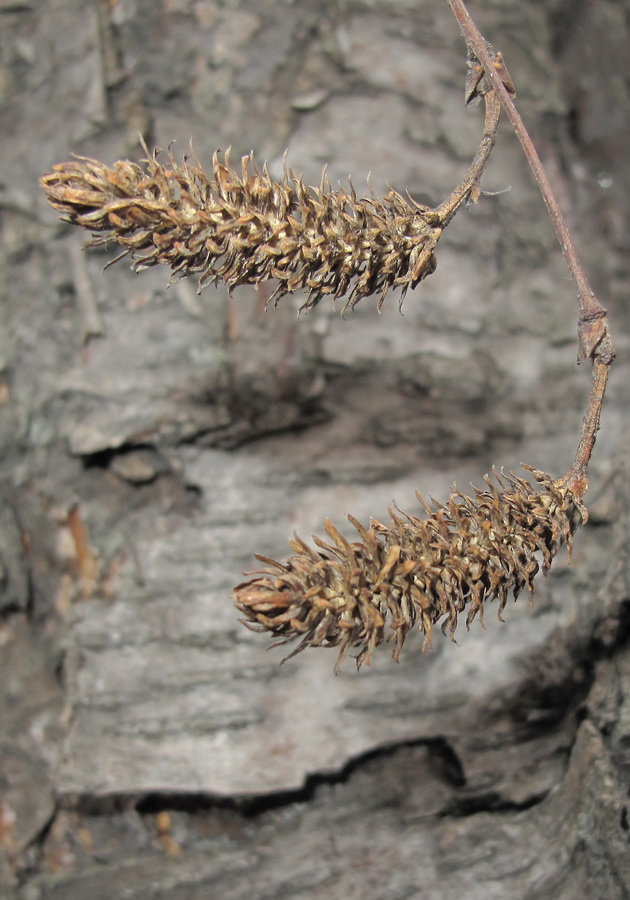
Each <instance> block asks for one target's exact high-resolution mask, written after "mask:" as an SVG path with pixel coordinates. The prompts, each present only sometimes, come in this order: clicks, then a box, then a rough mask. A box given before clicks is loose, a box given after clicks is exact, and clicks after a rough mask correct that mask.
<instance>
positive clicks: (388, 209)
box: [41, 148, 452, 309]
mask: <svg viewBox="0 0 630 900" xmlns="http://www.w3.org/2000/svg"><path fill="white" fill-rule="evenodd" d="M145 149H146V148H145ZM158 153H159V151H156V152H155V153H153V154H149V152H148V151H147V156H148V158H147V159H146V160H145V161H144V162H145V165H144V167H141V166H139V165H136V164H135V163H132V162H127V161H120V162H116V163H114V165H113V167H112V168H109V167H108V166H106V165H104V164H103V163H100V162H98V161H96V160H93V159H87V158H85V157H77V158H76V159H75V160H73V161H72V162H66V163H61V164H59V165H56V166H54V167H53V171H52V172H51V173H50V174H48V175H45V176H44V177H43V178H42V179H41V184H42V187H43V188H44V190H45V192H46V195H47V197H48V200H49V202H50V203H51V204H52V206H53V207H54V208H55V209H56V210H58V212H60V213H61V214H62V217H63V218H64V219H65V220H66V221H68V222H71V223H72V224H74V225H80V226H82V227H83V228H87V229H89V230H90V231H92V232H96V233H98V236H97V237H95V238H94V239H93V240H92V241H91V242H90V246H95V245H100V244H106V243H108V242H112V241H113V242H116V243H118V244H120V245H121V246H122V247H124V248H125V249H124V252H123V253H122V254H121V256H119V257H117V258H118V259H120V258H122V257H123V256H126V255H127V254H132V255H134V256H135V257H136V262H135V264H134V267H135V269H136V270H140V269H143V268H145V267H147V266H154V265H157V264H162V265H166V266H169V267H170V268H171V269H172V270H173V277H185V276H188V275H192V274H197V275H199V286H200V288H202V287H204V286H205V285H206V284H208V283H210V282H219V281H223V282H225V283H226V284H227V285H228V286H229V287H230V288H233V287H236V286H237V285H241V284H258V283H260V282H261V281H266V280H267V279H271V278H275V279H277V280H278V286H277V288H276V290H275V292H274V294H273V295H272V299H274V300H277V299H279V298H280V297H282V296H284V295H285V294H290V293H293V292H294V291H298V290H305V291H307V299H306V301H305V303H304V308H309V307H313V306H315V304H316V303H317V302H318V301H319V300H321V298H322V297H324V296H330V297H332V298H339V297H342V296H343V295H345V294H346V293H348V292H349V296H348V300H347V302H346V306H345V307H344V309H345V308H352V307H353V306H354V305H355V304H356V303H357V302H358V301H359V300H361V299H362V298H363V297H367V296H369V295H371V294H377V293H378V294H380V297H379V301H378V306H379V309H380V307H381V305H382V303H383V300H384V299H385V296H386V294H387V292H388V291H389V289H390V288H392V287H401V288H402V294H403V296H404V294H405V292H406V291H407V289H408V288H409V287H415V286H416V285H417V284H418V282H420V281H421V280H422V279H423V278H425V277H426V276H427V275H430V274H431V273H432V272H433V271H434V270H435V266H436V262H435V256H434V253H433V251H434V250H435V246H436V244H437V242H438V240H439V238H440V235H441V233H442V230H443V228H444V226H445V224H446V222H447V221H448V220H449V218H450V216H452V210H451V211H450V212H449V213H448V214H447V213H446V212H441V211H438V210H434V209H430V208H429V207H426V206H421V205H420V204H417V203H415V201H413V200H412V199H411V198H409V201H408V200H406V199H405V198H404V197H402V196H401V195H400V194H398V193H397V192H396V191H393V190H391V191H390V192H389V194H388V195H387V197H386V198H385V199H381V200H379V199H378V198H376V197H375V196H372V197H370V198H368V199H359V198H357V195H356V193H355V190H354V188H353V186H352V184H350V185H349V186H348V188H347V189H341V188H340V189H339V190H336V191H334V190H332V189H331V185H330V182H329V181H328V179H327V178H326V177H325V174H324V175H323V176H322V180H321V184H320V186H319V187H318V188H314V187H307V186H306V185H305V184H304V182H303V181H302V178H301V177H298V176H296V175H295V174H294V173H293V172H292V171H291V169H289V168H285V172H284V177H283V179H282V181H279V182H276V181H272V179H271V177H270V175H269V173H268V171H267V168H266V165H265V166H264V167H263V170H262V173H261V172H260V171H259V170H258V169H257V168H256V166H255V164H254V161H253V158H252V157H251V156H244V157H243V159H242V162H241V173H240V174H238V173H237V172H235V171H234V169H232V168H231V167H230V160H229V151H228V152H227V153H226V154H225V156H224V161H223V162H221V160H220V158H219V155H218V153H215V155H214V158H213V164H212V174H211V175H210V176H208V175H206V174H205V173H204V171H203V169H202V168H201V165H200V163H199V162H198V161H197V160H196V159H195V158H194V157H190V158H188V157H186V158H184V160H183V162H182V164H181V165H180V164H178V163H177V162H176V161H175V159H174V157H173V155H172V154H171V153H169V154H168V158H167V162H166V164H163V163H161V162H160V161H159V159H158Z"/></svg>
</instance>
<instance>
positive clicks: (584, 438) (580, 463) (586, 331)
mask: <svg viewBox="0 0 630 900" xmlns="http://www.w3.org/2000/svg"><path fill="white" fill-rule="evenodd" d="M448 4H449V6H450V7H451V10H452V12H453V15H454V16H455V18H456V19H457V22H458V24H459V26H460V29H461V31H462V34H463V36H464V39H465V41H466V44H467V46H468V47H469V49H471V50H472V52H473V53H474V56H475V57H476V59H477V60H478V61H479V63H480V65H481V66H482V68H483V71H484V75H485V77H486V78H487V79H488V81H489V82H490V84H491V86H492V89H493V90H494V91H496V94H497V96H498V98H499V100H500V102H501V105H502V107H503V109H504V110H505V112H506V114H507V117H508V119H509V120H510V122H511V124H512V127H513V128H514V131H515V133H516V136H517V138H518V140H519V142H520V144H521V147H522V148H523V152H524V154H525V157H526V158H527V161H528V163H529V165H530V168H531V170H532V172H533V173H534V177H535V178H536V181H537V183H538V187H539V189H540V192H541V194H542V197H543V200H544V201H545V205H546V207H547V211H548V213H549V216H550V218H551V221H552V224H553V226H554V229H555V231H556V235H557V237H558V240H559V242H560V246H561V247H562V252H563V253H564V257H565V259H566V261H567V265H568V267H569V271H570V272H571V275H572V277H573V280H574V281H575V284H576V286H577V292H578V301H579V306H580V315H579V318H578V362H582V361H584V360H586V359H591V360H592V361H593V376H592V380H591V392H590V396H589V400H588V405H587V409H586V413H585V416H584V422H583V426H582V434H581V437H580V443H579V446H578V449H577V452H576V455H575V458H574V460H573V463H572V465H571V468H570V469H569V471H568V473H567V475H566V476H565V478H564V479H563V481H565V482H566V483H568V484H569V486H570V487H572V489H574V491H575V493H576V494H577V495H578V497H580V498H581V496H582V494H583V493H584V491H585V490H586V485H587V483H586V467H587V465H588V462H589V460H590V456H591V452H592V449H593V445H594V444H595V437H596V434H597V431H598V429H599V420H600V411H601V406H602V401H603V398H604V393H605V390H606V383H607V381H608V372H609V369H610V366H611V364H612V362H613V360H614V358H615V350H614V347H613V344H612V341H611V339H610V336H609V333H608V322H607V313H606V309H605V308H604V307H603V306H602V304H601V303H600V302H599V300H598V299H597V297H596V296H595V294H594V292H593V290H592V288H591V286H590V284H589V282H588V279H587V277H586V273H585V272H584V269H583V267H582V264H581V262H580V260H579V257H578V254H577V250H576V249H575V245H574V243H573V239H572V238H571V234H570V233H569V229H568V227H567V224H566V222H565V220H564V216H563V215H562V211H561V209H560V205H559V203H558V200H557V198H556V195H555V193H554V190H553V188H552V186H551V182H550V181H549V178H548V177H547V173H546V172H545V169H544V167H543V164H542V162H541V160H540V157H539V156H538V153H537V151H536V148H535V147H534V144H533V142H532V139H531V138H530V136H529V134H528V132H527V129H526V127H525V124H524V123H523V120H522V119H521V116H520V114H519V112H518V110H517V109H516V107H515V105H514V102H513V100H512V98H511V96H510V93H509V91H508V90H507V89H506V87H505V84H504V83H503V80H502V78H501V75H500V73H499V71H498V69H497V67H496V66H495V64H494V61H493V59H492V56H491V55H490V45H489V44H488V42H487V41H486V40H485V38H484V37H483V35H482V34H481V32H480V31H479V29H478V28H477V26H476V25H475V23H474V22H473V20H472V19H471V17H470V15H469V13H468V10H467V9H466V5H465V3H464V2H463V0H448Z"/></svg>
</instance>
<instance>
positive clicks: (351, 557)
mask: <svg viewBox="0 0 630 900" xmlns="http://www.w3.org/2000/svg"><path fill="white" fill-rule="evenodd" d="M524 468H525V469H527V471H529V472H531V473H532V475H533V477H534V478H535V479H536V481H537V482H538V485H539V488H538V489H536V488H535V487H533V486H532V485H531V484H530V483H529V482H528V481H526V480H525V479H523V478H518V477H516V476H514V475H509V476H506V475H502V476H500V475H497V474H496V473H495V476H494V481H493V480H492V479H490V478H488V477H486V489H484V490H480V489H478V488H474V497H467V496H465V495H464V494H462V493H460V492H459V491H457V490H455V489H453V493H452V494H451V496H450V497H449V499H448V501H447V502H446V503H445V504H441V503H437V502H436V501H434V500H433V501H432V506H430V505H429V504H428V503H426V502H425V501H424V500H423V498H422V497H421V496H420V494H418V495H417V496H418V499H419V501H420V503H421V504H422V505H423V507H424V509H425V511H426V513H427V514H428V515H427V517H426V518H423V519H420V518H416V517H415V516H412V515H408V514H407V513H403V512H401V511H400V510H390V516H391V523H390V524H389V525H383V524H381V523H380V522H377V521H375V520H371V522H370V526H369V528H365V527H364V526H363V525H361V524H360V523H359V522H357V521H356V519H354V518H353V517H352V516H349V519H350V522H351V523H352V525H353V526H354V528H355V529H356V531H357V532H358V535H359V538H360V540H359V541H356V542H350V541H348V540H346V538H345V537H343V535H341V534H340V533H339V531H338V530H337V529H336V528H335V527H334V526H333V525H332V523H331V522H329V521H326V523H325V528H326V531H327V533H328V535H329V537H330V538H331V540H332V543H327V542H325V541H322V540H321V539H320V538H314V541H315V544H316V545H317V547H318V548H319V549H318V551H315V550H313V549H311V548H310V547H309V546H307V545H306V544H305V543H304V542H303V541H302V540H301V539H300V538H298V537H295V538H294V539H293V540H292V541H291V548H292V549H293V551H294V552H295V555H294V556H292V557H291V558H290V559H289V560H288V561H287V562H284V563H280V562H276V561H275V560H271V559H267V558H266V557H262V556H258V557H257V558H258V559H260V560H261V561H262V562H264V563H265V564H266V566H268V568H267V569H265V570H264V571H262V572H260V573H254V574H255V577H254V578H253V579H251V580H250V581H247V582H245V583H243V584H241V585H239V586H238V587H237V588H236V589H235V591H234V601H235V604H236V606H237V608H238V609H239V610H240V611H241V612H242V613H243V614H244V616H245V620H244V621H245V624H246V625H248V626H249V627H250V628H252V629H253V630H256V631H265V632H270V633H271V634H272V635H273V636H274V637H275V638H276V639H277V641H276V642H277V643H280V644H282V643H286V642H288V641H292V640H296V639H301V640H300V643H299V645H298V646H297V648H296V649H295V650H294V651H293V653H291V654H290V655H291V656H293V655H294V654H295V653H298V652H299V651H301V650H304V649H305V648H306V647H309V646H317V647H318V646H323V647H338V648H339V657H338V661H337V668H338V667H339V665H340V664H341V662H342V660H343V658H344V656H345V655H346V653H347V652H348V650H350V649H351V648H352V649H355V650H356V651H358V653H357V657H356V659H357V665H358V666H360V665H361V664H362V663H364V662H365V663H369V661H370V655H371V653H372V651H373V650H374V648H375V647H377V646H378V645H379V644H381V643H383V641H384V640H389V641H392V642H393V656H394V659H396V660H397V659H398V657H399V654H400V651H401V648H402V645H403V643H404V641H405V638H406V636H407V633H408V632H409V631H410V630H411V629H412V628H413V627H414V625H417V626H418V629H419V630H420V632H421V633H423V634H424V649H427V648H428V647H430V646H431V640H432V636H433V626H434V625H436V624H437V623H441V627H442V631H443V632H444V633H446V632H448V633H449V634H450V636H451V639H453V640H454V637H453V636H454V633H455V629H456V626H457V622H458V618H459V616H460V615H461V614H462V613H464V612H466V626H467V627H468V626H470V623H471V622H472V621H473V619H474V618H475V617H476V616H477V615H479V618H480V620H481V621H483V611H484V604H485V603H486V602H488V601H492V600H498V614H499V618H501V614H502V612H503V610H504V608H505V605H506V603H507V600H508V597H509V594H510V592H512V593H513V595H514V597H516V596H518V594H519V593H520V592H521V591H522V590H523V588H527V589H528V590H529V591H530V592H531V591H533V586H534V585H533V579H534V576H535V575H536V574H537V572H538V571H539V568H540V565H541V564H542V570H543V572H545V573H546V572H547V571H548V569H549V567H550V565H551V561H552V559H553V557H554V556H555V555H556V553H557V552H558V550H559V548H560V547H561V546H562V545H563V544H566V545H567V546H568V549H569V552H570V550H571V546H572V539H573V533H574V531H575V528H576V527H577V525H578V524H579V523H580V522H583V521H585V518H586V511H585V509H584V507H583V506H582V504H581V502H580V501H579V500H577V499H576V498H574V496H573V495H572V494H571V492H570V490H569V489H568V488H567V487H566V485H564V484H563V483H562V482H554V481H552V479H551V477H550V476H549V475H546V474H545V473H544V472H540V471H537V470H535V469H531V468H530V467H528V466H525V467H524ZM539 560H540V562H539ZM388 631H389V634H388V633H387V632H388Z"/></svg>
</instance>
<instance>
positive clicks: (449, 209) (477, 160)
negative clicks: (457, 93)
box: [436, 90, 501, 227]
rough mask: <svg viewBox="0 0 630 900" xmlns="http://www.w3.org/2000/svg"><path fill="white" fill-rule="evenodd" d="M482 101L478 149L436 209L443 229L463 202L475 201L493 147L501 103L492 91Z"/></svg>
mask: <svg viewBox="0 0 630 900" xmlns="http://www.w3.org/2000/svg"><path fill="white" fill-rule="evenodd" d="M484 100H485V103H486V118H485V122H484V126H483V137H482V138H481V142H480V144H479V148H478V150H477V152H476V154H475V157H474V159H473V161H472V162H471V164H470V166H469V167H468V171H467V172H466V174H465V175H464V177H463V178H462V180H461V181H460V183H459V184H458V185H457V187H456V188H455V190H454V191H453V192H452V193H451V194H450V195H449V196H448V197H447V198H446V200H444V202H443V203H440V205H439V206H438V207H437V209H436V212H437V213H438V214H439V216H440V219H441V221H442V223H443V225H444V226H445V227H446V225H448V223H449V222H450V220H451V219H452V218H453V216H454V215H455V213H456V212H457V210H458V209H459V207H460V206H461V205H462V203H463V202H464V201H465V200H468V199H473V200H474V199H476V198H475V191H476V190H477V189H478V186H479V179H480V178H481V176H482V174H483V170H484V169H485V167H486V163H487V162H488V159H489V157H490V153H491V152H492V148H493V147H494V143H495V140H496V136H497V129H498V127H499V118H500V115H501V103H500V101H499V98H498V97H497V94H496V91H493V90H492V91H488V93H487V94H486V95H485V96H484Z"/></svg>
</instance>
